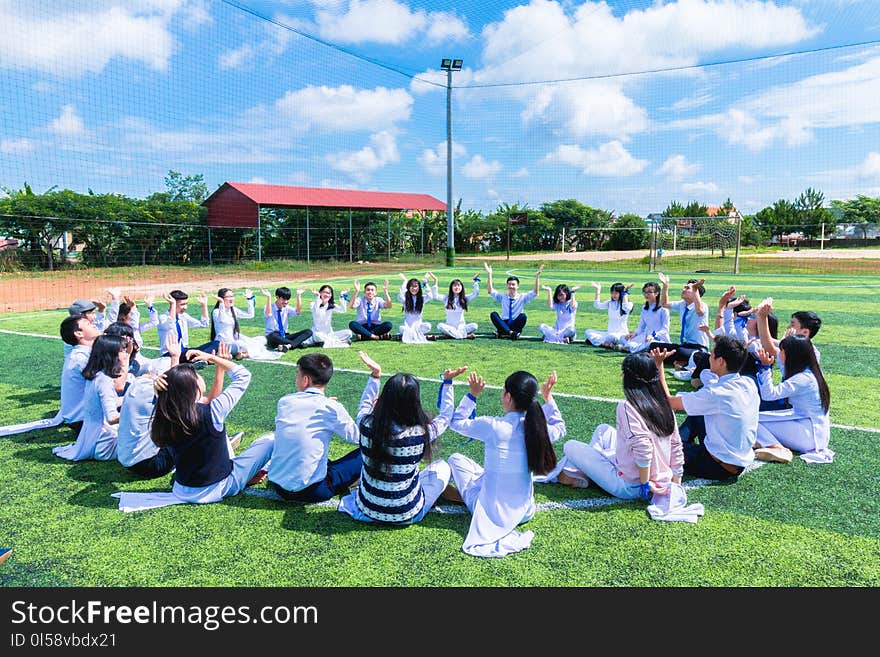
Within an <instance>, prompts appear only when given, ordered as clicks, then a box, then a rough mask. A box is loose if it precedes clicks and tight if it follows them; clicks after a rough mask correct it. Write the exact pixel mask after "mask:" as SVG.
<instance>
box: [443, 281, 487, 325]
mask: <svg viewBox="0 0 880 657" xmlns="http://www.w3.org/2000/svg"><path fill="white" fill-rule="evenodd" d="M478 294H480V284H479V283H477V282H476V281H474V291H473V292H471V293H470V294H466V295H464V298H465V299H467V302H468V304H470V302H471V301H473V300H474V299H476V298H477V295H478ZM440 300H441V301H442V302H443V307H444V308H446V323H447V324H449V325H450V326H459V325H461V324H464V323H465V322H464V309H463V308H462V307H461V306H460V305H459V303H458V297H455V298H453V300H452V308H447V307H446V297H443V298H442V299H440Z"/></svg>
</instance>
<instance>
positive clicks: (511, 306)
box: [507, 297, 513, 322]
mask: <svg viewBox="0 0 880 657" xmlns="http://www.w3.org/2000/svg"><path fill="white" fill-rule="evenodd" d="M508 299H510V310H508V311H507V321H508V322H509V321H511V320H512V319H513V297H508Z"/></svg>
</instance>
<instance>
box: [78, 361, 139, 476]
mask: <svg viewBox="0 0 880 657" xmlns="http://www.w3.org/2000/svg"><path fill="white" fill-rule="evenodd" d="M129 376H130V375H129ZM84 396H85V403H84V406H83V427H82V431H80V433H79V436H78V437H77V439H76V445H80V443H82V444H83V449H82V450H81V453H80V454H79V455H78V456H77V457H76V458H73V459H71V460H80V459H95V460H98V461H106V460H108V459H112V458H113V457H114V456H116V430H117V426H116V425H115V424H109V421H110V420H111V419H112V418H113V417H115V416H116V414H117V413H118V412H119V395H118V393H117V392H116V387H115V386H114V383H113V379H111V378H110V377H109V376H107V375H106V374H104V373H103V372H98V373H97V374H96V375H95V378H94V379H92V380H91V381H87V382H86V389H85V394H84Z"/></svg>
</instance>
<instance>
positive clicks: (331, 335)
mask: <svg viewBox="0 0 880 657" xmlns="http://www.w3.org/2000/svg"><path fill="white" fill-rule="evenodd" d="M309 310H311V311H312V336H311V337H310V338H309V339H308V340H306V341H305V342H303V346H304V347H312V346H315V347H324V348H325V349H333V348H336V347H348V346H349V345H350V343H351V338H352V335H353V334H352V332H351V331H350V330H349V329H341V330H338V331H334V330H333V314H334V313H344V312H345V292H344V291H343V299H342V303H341V304H337V303H336V299H335V297H334V294H333V288H332V287H331V286H330V285H322V286H321V287H320V288H319V289H318V291H317V298H316V299H315V300H314V301H312V303H311V304H310V305H309Z"/></svg>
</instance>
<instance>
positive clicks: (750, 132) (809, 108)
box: [669, 57, 880, 151]
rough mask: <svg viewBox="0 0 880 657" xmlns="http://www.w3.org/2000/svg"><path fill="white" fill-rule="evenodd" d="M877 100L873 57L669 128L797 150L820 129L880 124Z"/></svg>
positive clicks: (877, 69) (753, 146)
mask: <svg viewBox="0 0 880 657" xmlns="http://www.w3.org/2000/svg"><path fill="white" fill-rule="evenodd" d="M877 97H880V57H873V58H871V59H869V60H867V61H864V62H861V63H858V64H855V65H853V66H851V67H849V68H847V69H844V70H842V71H835V72H833V73H822V74H819V75H813V76H810V77H807V78H804V79H802V80H799V81H797V82H795V83H792V84H786V85H779V86H776V87H773V88H771V89H768V90H766V91H764V92H762V93H760V94H757V95H755V96H752V97H751V98H746V99H743V100H742V101H741V102H740V103H739V104H738V107H737V108H736V109H730V110H728V111H727V112H723V113H719V114H708V115H705V116H702V117H698V118H695V119H686V120H681V121H673V122H672V123H670V124H669V125H670V127H672V128H677V129H684V130H693V129H694V128H706V129H709V130H712V131H714V132H716V133H717V134H718V135H719V136H721V137H722V138H723V139H725V140H726V141H727V142H728V143H730V144H741V145H743V146H745V147H746V148H748V149H749V150H752V151H760V150H763V149H765V148H767V147H768V146H770V145H771V144H774V143H781V144H784V145H786V146H798V145H801V144H804V143H807V142H809V141H811V140H813V139H814V137H815V131H816V130H818V129H822V128H838V127H844V126H860V125H868V124H875V123H880V105H878V104H877V103H876V102H875V101H874V99H875V98H877Z"/></svg>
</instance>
